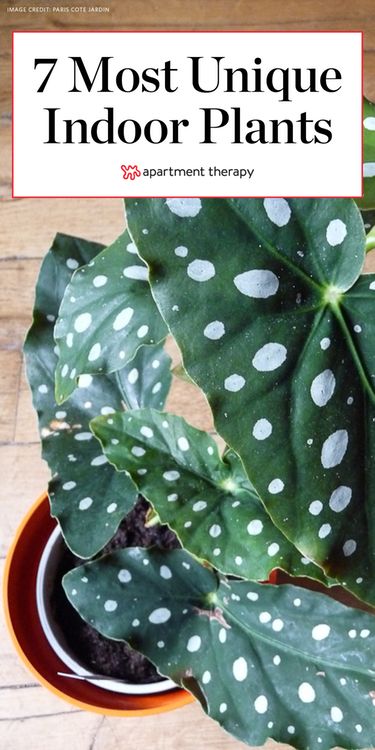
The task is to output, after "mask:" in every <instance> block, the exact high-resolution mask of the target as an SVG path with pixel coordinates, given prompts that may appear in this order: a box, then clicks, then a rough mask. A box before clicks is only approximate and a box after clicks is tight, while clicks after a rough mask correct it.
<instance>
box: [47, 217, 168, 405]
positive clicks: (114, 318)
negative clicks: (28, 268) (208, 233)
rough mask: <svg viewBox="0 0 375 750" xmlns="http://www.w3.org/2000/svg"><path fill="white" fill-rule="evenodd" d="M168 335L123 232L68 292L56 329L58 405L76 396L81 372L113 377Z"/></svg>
mask: <svg viewBox="0 0 375 750" xmlns="http://www.w3.org/2000/svg"><path fill="white" fill-rule="evenodd" d="M166 335H167V328H166V326H165V324H164V322H163V320H162V318H161V317H160V315H159V314H158V310H157V308H156V306H155V303H154V301H153V299H152V296H151V292H150V287H149V284H148V282H147V268H146V266H145V265H144V263H143V261H141V260H140V258H139V257H138V255H137V251H136V248H135V246H134V244H133V243H132V242H131V240H130V237H129V234H128V232H127V231H125V232H124V233H123V234H122V235H121V236H120V237H119V238H118V239H117V240H116V241H115V242H114V243H113V244H112V245H110V246H109V247H107V248H105V249H104V250H103V251H102V252H101V253H99V255H98V256H97V257H95V258H93V259H92V260H91V261H90V263H89V264H87V265H86V266H84V267H83V268H80V269H79V270H78V271H77V272H76V273H75V274H74V277H73V279H72V281H71V283H70V284H69V286H68V287H67V289H66V292H65V295H64V299H63V301H62V305H61V308H60V313H59V319H58V321H57V323H56V328H55V338H56V341H57V343H58V345H59V350H60V355H59V363H58V367H57V369H56V398H57V401H58V403H62V402H63V401H65V399H66V398H68V396H70V394H71V393H72V392H73V391H74V389H75V387H76V384H77V378H78V376H79V375H81V373H92V374H93V373H111V372H115V371H117V370H119V369H121V368H122V367H123V366H124V365H125V364H126V363H127V362H130V360H132V359H133V357H134V355H135V354H136V352H137V350H138V348H139V347H140V346H141V345H142V344H154V343H158V342H159V341H161V340H162V339H164V338H165V336H166Z"/></svg>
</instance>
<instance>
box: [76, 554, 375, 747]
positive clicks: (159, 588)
mask: <svg viewBox="0 0 375 750" xmlns="http://www.w3.org/2000/svg"><path fill="white" fill-rule="evenodd" d="M63 585H64V588H65V591H66V594H67V596H68V598H69V600H70V602H71V603H72V605H73V606H74V607H76V609H77V610H78V612H79V613H80V615H81V616H82V617H83V618H84V619H85V620H86V621H87V622H90V623H91V624H92V625H93V626H94V627H95V628H96V629H97V630H99V631H100V632H101V633H103V634H104V635H106V636H107V637H110V638H115V639H119V640H125V641H127V642H128V643H129V644H130V645H131V646H132V647H134V648H136V649H138V650H139V651H141V652H143V653H144V654H145V655H146V656H147V657H148V658H149V659H151V661H153V662H154V664H155V665H156V667H157V669H158V670H159V672H160V673H161V674H163V675H168V676H169V677H171V678H172V679H173V680H174V681H175V682H176V683H178V684H180V685H182V686H184V687H187V688H188V689H189V690H190V691H191V692H192V693H193V694H194V695H196V697H197V698H198V699H199V700H200V702H201V704H202V706H203V708H204V710H205V711H206V712H207V713H208V715H209V716H211V717H212V718H213V719H215V720H216V721H218V722H219V723H220V724H221V725H222V726H223V727H224V728H225V729H226V730H227V731H228V732H230V733H231V734H233V735H234V736H235V737H237V738H238V739H240V740H243V741H244V742H247V743H248V744H250V745H262V744H263V743H264V742H265V740H266V739H267V738H268V737H272V738H273V739H274V740H276V741H277V742H287V743H288V744H292V745H294V747H296V748H299V749H300V750H305V749H306V748H309V750H319V748H323V750H328V748H332V747H334V746H337V745H338V746H340V747H342V748H354V747H357V748H358V747H372V746H373V744H374V742H375V729H374V715H375V708H374V703H375V698H374V680H375V670H374V668H373V660H372V659H371V657H370V654H373V653H374V649H375V635H374V622H375V620H374V617H373V616H371V615H368V614H366V613H364V612H360V611H357V610H353V609H349V608H347V607H345V606H344V605H342V604H339V603H338V602H335V601H333V600H332V599H330V598H329V597H328V596H325V595H323V594H317V593H314V592H311V591H306V590H305V589H301V588H298V587H295V586H290V585H286V586H270V585H263V586H262V585H261V584H256V583H252V584H251V583H249V582H247V581H241V582H236V581H228V580H226V579H224V578H221V579H220V578H219V577H218V576H217V575H216V574H215V573H214V572H211V571H210V570H207V569H206V568H204V567H203V566H202V565H200V564H199V563H198V562H197V561H195V560H194V559H193V558H192V557H190V556H189V555H188V554H187V553H186V552H184V551H182V550H175V551H173V552H162V551H159V550H156V549H154V550H151V551H145V550H143V549H140V548H137V547H135V548H131V549H125V550H119V551H116V552H115V553H113V554H111V555H108V556H106V557H103V558H101V560H98V561H97V562H94V563H89V564H86V565H84V566H81V567H80V568H77V569H75V570H73V571H71V572H70V573H68V574H67V575H66V576H65V577H64V582H63ZM140 594H141V595H140Z"/></svg>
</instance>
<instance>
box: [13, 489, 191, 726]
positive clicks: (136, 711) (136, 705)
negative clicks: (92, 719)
mask: <svg viewBox="0 0 375 750" xmlns="http://www.w3.org/2000/svg"><path fill="white" fill-rule="evenodd" d="M56 525H57V524H56V521H55V520H54V519H53V518H51V516H50V511H49V501H48V496H47V494H46V493H45V494H43V495H41V497H40V498H39V499H38V500H37V501H36V503H35V504H34V505H33V506H32V508H31V509H30V511H29V512H28V514H27V515H26V517H25V518H24V520H23V521H22V523H21V525H20V527H19V529H18V530H17V533H16V536H15V539H14V542H13V544H12V547H11V548H10V550H9V553H8V556H7V560H6V564H5V574H4V586H3V591H4V609H5V617H6V621H7V625H8V628H9V632H10V635H11V638H12V640H13V643H14V645H15V647H16V650H17V651H18V653H19V655H20V657H21V659H22V661H23V662H24V664H25V665H26V666H27V667H28V669H29V670H30V671H31V672H32V673H33V675H34V676H35V677H36V678H37V679H38V680H39V682H41V683H42V685H45V686H46V687H47V688H48V689H49V690H51V691H52V692H53V693H54V694H55V695H58V696H59V697H60V698H63V699H65V700H67V701H68V702H69V703H72V704H73V705H74V706H78V707H79V708H81V709H83V710H88V711H94V712H96V713H100V714H106V715H109V716H143V715H147V714H154V713H162V712H164V711H172V710H173V709H175V708H179V707H180V706H185V705H186V704H188V703H191V702H192V701H193V700H194V698H193V697H192V696H191V695H190V693H187V692H186V691H185V690H182V689H180V688H178V687H176V688H172V689H171V683H170V682H169V681H166V683H165V685H166V687H167V688H168V685H169V689H164V690H163V691H162V692H154V693H151V694H150V693H149V694H146V695H140V694H138V693H136V694H130V693H123V692H118V691H117V690H116V691H114V690H112V689H108V687H110V686H108V685H107V686H106V687H107V689H103V686H100V685H99V684H98V683H96V684H94V683H93V682H91V681H90V682H88V681H86V680H80V679H71V678H67V677H63V676H61V675H59V674H58V673H59V672H63V673H64V672H65V673H66V672H67V671H70V670H69V669H68V670H67V664H66V659H65V657H64V654H63V653H61V654H60V656H58V654H57V653H56V652H55V650H54V648H52V646H51V643H50V642H49V640H48V639H47V637H46V635H45V632H44V630H43V627H42V624H41V620H40V616H39V613H38V602H37V578H38V569H39V567H40V561H41V558H42V556H43V552H44V550H45V547H46V545H47V543H48V540H49V539H50V537H51V534H52V532H53V531H54V529H55V528H56ZM50 546H52V543H50ZM42 568H43V566H42ZM42 577H43V576H42V573H41V571H39V609H40V606H41V603H40V596H41V591H42V589H43V586H42V588H41V581H42ZM45 627H46V626H45V624H44V628H45ZM57 651H58V649H57ZM61 657H62V658H63V659H64V661H65V663H64V661H63V660H62V658H61ZM78 666H80V665H78ZM157 684H158V686H159V688H160V684H163V683H157ZM145 687H146V690H147V688H149V687H150V686H145Z"/></svg>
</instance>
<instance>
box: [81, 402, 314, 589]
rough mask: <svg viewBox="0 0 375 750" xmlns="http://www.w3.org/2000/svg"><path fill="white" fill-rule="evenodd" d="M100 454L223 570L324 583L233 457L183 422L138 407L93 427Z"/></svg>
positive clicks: (247, 575)
mask: <svg viewBox="0 0 375 750" xmlns="http://www.w3.org/2000/svg"><path fill="white" fill-rule="evenodd" d="M91 427H92V429H93V431H94V433H95V435H96V436H97V437H98V438H99V439H100V441H101V443H102V447H103V450H104V453H105V455H106V456H107V458H108V460H109V461H110V463H111V464H113V465H114V466H115V467H116V469H118V470H120V471H127V472H129V474H130V476H131V477H132V479H133V481H134V482H135V484H136V485H137V487H138V489H139V491H140V493H141V494H142V495H143V496H144V497H146V498H147V500H149V502H150V503H152V505H153V506H154V509H155V510H156V512H157V514H158V516H159V518H160V520H161V522H162V523H167V524H169V526H170V527H171V528H172V529H173V531H175V533H177V535H178V536H179V538H180V541H181V543H182V545H183V547H185V548H186V549H188V550H189V551H190V552H192V553H193V554H194V555H196V556H197V557H199V558H201V559H204V560H207V561H208V562H210V563H211V565H214V566H215V567H216V568H218V569H219V570H221V571H222V572H225V573H226V574H232V575H236V576H241V577H243V578H250V579H255V580H265V579H267V578H268V576H269V573H270V572H271V570H272V569H273V568H283V569H284V570H287V571H289V572H290V573H291V574H293V575H306V576H311V577H313V578H318V579H320V580H324V579H325V577H324V575H323V573H322V571H321V569H320V568H317V566H315V565H313V564H312V563H311V562H310V561H309V560H308V559H307V558H304V557H302V556H301V554H300V553H299V552H298V550H296V549H295V547H293V545H292V544H291V543H290V542H289V541H288V540H287V539H286V538H285V537H284V536H283V534H281V532H280V531H279V530H278V529H277V528H276V527H275V526H274V524H273V523H272V521H271V519H270V517H269V515H268V513H267V512H266V511H265V509H264V506H263V505H262V503H261V502H260V500H259V497H258V495H257V493H256V492H255V490H254V488H253V487H252V486H251V484H250V482H249V480H248V478H247V476H246V474H245V473H244V470H243V467H242V464H241V461H240V459H239V458H238V456H236V454H235V453H233V451H229V452H228V453H227V454H226V456H225V457H224V460H221V458H220V456H219V452H218V449H217V445H216V443H215V441H214V440H213V439H212V437H210V435H208V434H207V433H205V432H202V431H201V430H197V429H195V428H194V427H191V426H190V425H188V424H187V422H185V420H184V419H182V418H181V417H175V416H173V415H171V414H161V413H159V412H157V411H154V410H153V409H140V410H138V411H132V412H129V413H127V414H124V413H119V414H111V415H110V417H109V418H108V419H107V418H106V417H98V418H97V419H95V420H94V421H93V422H92V423H91Z"/></svg>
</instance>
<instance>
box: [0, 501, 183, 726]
mask: <svg viewBox="0 0 375 750" xmlns="http://www.w3.org/2000/svg"><path fill="white" fill-rule="evenodd" d="M46 506H47V507H48V517H49V521H50V526H51V525H52V526H53V525H55V524H56V522H55V520H54V519H52V518H51V517H50V515H49V499H48V494H47V492H43V493H42V494H41V495H40V496H39V497H38V499H37V500H36V501H35V503H33V505H32V506H31V508H30V509H29V511H28V512H27V514H26V515H25V516H24V518H23V520H22V521H21V523H20V525H19V527H18V528H17V531H16V534H15V537H14V539H13V542H12V544H11V546H10V548H9V551H8V554H7V557H6V561H5V570H4V578H3V600H4V612H5V621H6V624H7V628H8V632H9V634H10V637H11V640H12V642H13V644H14V647H15V649H16V651H17V653H18V655H19V657H20V658H21V660H22V662H23V663H24V665H25V666H26V667H27V669H28V670H29V671H30V672H31V673H32V674H33V675H34V677H36V679H37V680H38V682H40V683H41V684H42V685H43V686H44V687H46V688H47V689H48V690H50V691H51V692H52V693H53V694H54V695H57V697H59V698H62V699H63V700H65V701H67V702H68V703H70V704H71V705H73V706H74V707H75V708H77V707H78V708H80V709H81V710H84V711H93V712H94V713H99V714H101V715H106V716H147V715H153V714H158V713H164V712H166V711H173V710H174V709H176V708H181V707H182V706H186V705H188V704H189V703H192V702H193V701H194V700H195V699H194V697H193V696H192V695H191V694H190V693H188V692H187V691H186V690H183V689H182V688H178V687H176V690H172V691H168V692H165V693H156V694H154V695H145V696H142V695H129V696H124V695H121V694H117V693H111V692H109V691H103V690H102V689H101V688H100V687H95V686H94V685H90V683H86V682H82V681H80V680H67V679H66V678H63V677H60V678H59V677H58V676H57V675H56V679H54V680H53V681H52V679H50V678H48V677H46V676H45V675H44V674H43V673H42V671H41V670H40V668H38V666H37V665H36V664H35V663H33V661H37V659H35V660H34V659H33V656H34V655H30V653H27V649H25V647H24V645H23V644H22V642H21V641H22V638H21V637H20V632H19V627H18V626H17V617H16V614H15V613H13V612H12V603H11V596H10V588H11V586H12V583H13V579H14V580H16V577H17V570H16V567H17V566H16V562H17V560H16V558H17V554H18V553H19V550H20V540H21V538H22V537H23V536H24V535H25V534H27V531H28V527H29V525H30V524H31V523H32V522H33V521H34V519H35V516H36V514H39V515H40V513H41V512H42V511H43V510H45V509H46ZM25 546H26V545H24V547H25ZM43 547H44V544H43ZM38 562H39V560H38ZM34 598H35V597H34ZM35 609H36V603H35ZM41 632H43V631H41ZM43 639H44V641H45V643H46V644H47V646H48V649H49V651H50V654H49V655H50V656H51V659H52V658H54V659H55V660H56V659H57V657H56V655H55V654H54V652H53V651H52V649H51V648H50V646H49V644H48V643H47V640H46V638H45V636H44V633H43ZM43 645H45V644H43ZM57 671H58V670H57ZM64 679H65V682H64ZM61 682H62V684H60V683H61ZM78 682H79V683H80V684H81V686H82V685H83V686H84V689H85V687H86V688H87V686H88V685H90V688H89V692H90V693H91V694H95V691H98V692H97V696H98V698H97V699H96V701H95V702H90V699H85V698H82V697H77V696H75V695H74V692H76V691H77V683H78ZM73 683H75V685H73ZM64 686H66V690H64V689H63V687H64ZM81 692H82V690H81ZM104 692H105V693H107V696H108V698H107V701H106V702H109V700H110V697H111V696H116V700H115V702H116V703H121V698H123V699H125V698H126V699H127V703H128V704H130V705H127V706H126V707H124V708H121V707H119V706H117V707H115V708H111V707H109V706H104V705H103V706H101V705H99V704H100V697H103V699H104V696H103V693H104ZM72 693H73V694H72ZM103 702H104V701H103ZM131 704H134V705H131Z"/></svg>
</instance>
